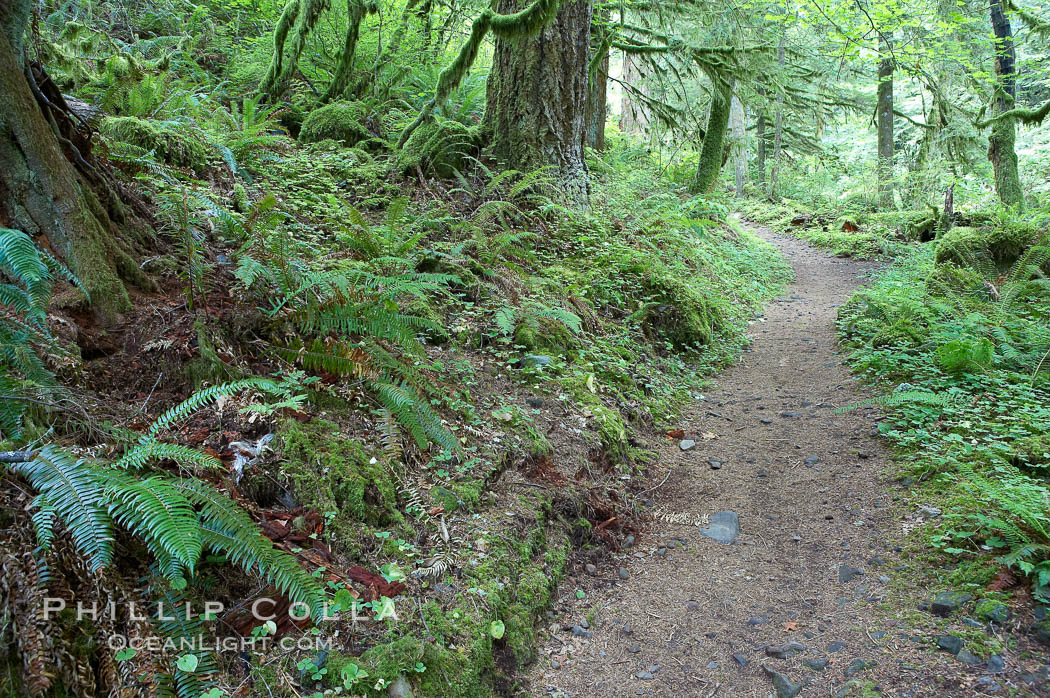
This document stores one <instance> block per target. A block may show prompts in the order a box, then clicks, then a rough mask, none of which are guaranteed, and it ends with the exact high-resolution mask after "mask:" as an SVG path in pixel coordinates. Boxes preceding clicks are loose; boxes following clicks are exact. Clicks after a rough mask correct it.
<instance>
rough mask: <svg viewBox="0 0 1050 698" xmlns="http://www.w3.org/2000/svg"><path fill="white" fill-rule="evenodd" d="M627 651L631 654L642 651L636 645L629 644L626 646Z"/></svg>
mask: <svg viewBox="0 0 1050 698" xmlns="http://www.w3.org/2000/svg"><path fill="white" fill-rule="evenodd" d="M627 651H628V652H630V653H631V654H638V653H639V652H641V651H642V648H641V647H639V646H638V645H631V646H630V647H628V648H627Z"/></svg>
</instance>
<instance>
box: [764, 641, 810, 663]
mask: <svg viewBox="0 0 1050 698" xmlns="http://www.w3.org/2000/svg"><path fill="white" fill-rule="evenodd" d="M805 651H806V646H805V645H803V644H802V643H801V642H785V643H784V644H782V645H770V646H769V647H766V654H767V655H769V656H770V657H776V658H777V659H787V658H788V657H794V656H795V655H796V654H798V653H799V652H805Z"/></svg>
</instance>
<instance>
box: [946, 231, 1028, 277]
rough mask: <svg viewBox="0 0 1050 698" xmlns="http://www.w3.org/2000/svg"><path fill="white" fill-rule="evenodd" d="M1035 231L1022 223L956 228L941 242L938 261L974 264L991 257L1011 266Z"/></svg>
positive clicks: (1003, 264) (995, 262) (1003, 267)
mask: <svg viewBox="0 0 1050 698" xmlns="http://www.w3.org/2000/svg"><path fill="white" fill-rule="evenodd" d="M1034 237H1035V235H1034V231H1033V230H1032V229H1030V228H1028V227H1026V226H1022V225H997V226H994V227H988V228H967V227H958V228H952V229H951V230H949V231H948V232H947V233H945V234H944V235H942V236H941V238H940V240H939V241H938V242H937V256H936V261H937V264H956V265H959V266H964V267H973V266H976V265H978V264H980V263H981V262H982V261H991V262H993V263H994V264H995V265H996V267H998V268H999V269H1001V270H1005V269H1008V268H1009V267H1010V265H1011V264H1013V263H1014V262H1015V261H1016V260H1017V258H1018V257H1020V256H1021V253H1022V252H1024V250H1025V249H1026V248H1027V247H1028V246H1029V245H1030V244H1031V243H1032V241H1033V239H1034Z"/></svg>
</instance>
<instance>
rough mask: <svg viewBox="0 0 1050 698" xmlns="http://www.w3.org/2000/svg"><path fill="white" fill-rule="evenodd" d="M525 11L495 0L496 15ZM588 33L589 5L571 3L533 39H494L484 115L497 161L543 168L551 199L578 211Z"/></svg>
mask: <svg viewBox="0 0 1050 698" xmlns="http://www.w3.org/2000/svg"><path fill="white" fill-rule="evenodd" d="M525 4H526V3H525V2H524V1H522V0H500V4H499V8H498V11H499V12H500V13H513V12H516V11H518V10H520V9H522V7H524V6H525ZM590 32H591V5H590V2H589V0H579V1H578V2H573V3H567V4H565V5H563V6H562V7H561V9H560V10H559V11H558V14H557V15H556V16H555V18H554V21H553V22H551V23H550V24H548V25H547V26H545V27H544V28H543V29H542V30H541V31H539V32H537V33H536V34H535V35H532V36H526V37H521V38H518V39H516V40H508V39H503V38H499V37H497V38H496V42H495V43H496V48H495V52H494V55H493V58H492V72H491V73H490V75H489V81H488V104H487V107H486V111H485V120H486V125H487V128H488V130H489V131H490V132H491V134H492V152H493V154H494V155H495V156H496V157H497V158H499V159H501V160H502V161H503V162H504V163H506V165H507V166H509V167H512V168H514V169H517V170H522V171H531V170H535V169H538V168H540V167H550V168H551V173H552V175H553V177H554V179H555V182H556V187H557V189H558V193H560V194H561V195H563V196H564V197H565V198H566V199H568V200H569V201H570V202H573V203H580V204H585V203H586V202H587V200H588V196H589V184H588V181H587V163H586V161H585V160H584V157H583V143H584V124H585V119H584V116H585V111H586V103H587V59H588V56H589V54H590Z"/></svg>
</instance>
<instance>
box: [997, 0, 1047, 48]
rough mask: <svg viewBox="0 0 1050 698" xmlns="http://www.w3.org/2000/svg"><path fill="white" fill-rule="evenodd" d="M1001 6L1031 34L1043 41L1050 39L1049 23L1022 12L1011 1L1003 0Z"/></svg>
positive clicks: (1024, 11)
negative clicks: (1014, 16)
mask: <svg viewBox="0 0 1050 698" xmlns="http://www.w3.org/2000/svg"><path fill="white" fill-rule="evenodd" d="M1003 5H1004V6H1005V7H1006V9H1007V10H1009V11H1010V12H1012V13H1013V14H1015V15H1017V18H1018V19H1020V20H1021V23H1022V24H1024V25H1025V26H1026V27H1028V28H1029V29H1030V30H1031V31H1032V33H1033V34H1035V35H1037V36H1040V37H1042V38H1044V39H1050V21H1047V20H1045V19H1042V18H1041V17H1037V16H1035V15H1034V14H1032V13H1031V12H1028V11H1027V10H1022V9H1021V8H1020V7H1018V6H1017V3H1015V2H1014V1H1013V0H1004V2H1003Z"/></svg>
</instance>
